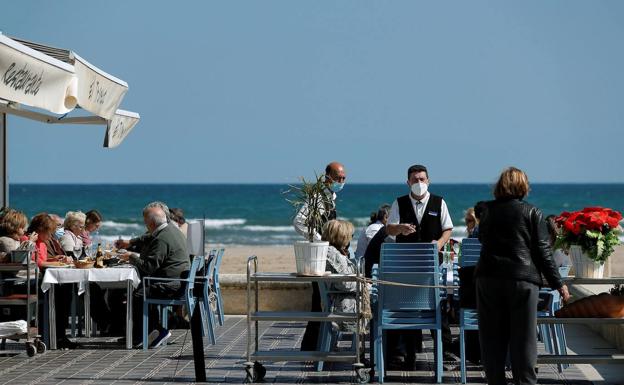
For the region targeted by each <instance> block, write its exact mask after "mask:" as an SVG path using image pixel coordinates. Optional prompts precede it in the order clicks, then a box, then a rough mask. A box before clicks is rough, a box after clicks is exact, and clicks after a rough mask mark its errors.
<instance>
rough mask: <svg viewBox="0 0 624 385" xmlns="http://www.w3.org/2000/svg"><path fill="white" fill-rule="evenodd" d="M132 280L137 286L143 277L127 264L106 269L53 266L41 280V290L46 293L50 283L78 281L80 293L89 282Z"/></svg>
mask: <svg viewBox="0 0 624 385" xmlns="http://www.w3.org/2000/svg"><path fill="white" fill-rule="evenodd" d="M124 281H132V285H133V286H134V287H135V288H136V287H138V286H139V284H140V283H141V279H140V278H139V275H138V274H137V271H136V269H134V267H132V266H130V265H127V266H123V267H112V268H104V269H96V268H92V269H72V268H62V267H53V268H48V269H46V272H45V274H44V276H43V281H42V282H41V291H43V292H44V293H45V292H46V291H48V289H50V285H55V284H59V283H77V284H78V294H82V293H84V291H85V287H86V284H87V283H88V282H97V283H106V282H108V283H111V282H124Z"/></svg>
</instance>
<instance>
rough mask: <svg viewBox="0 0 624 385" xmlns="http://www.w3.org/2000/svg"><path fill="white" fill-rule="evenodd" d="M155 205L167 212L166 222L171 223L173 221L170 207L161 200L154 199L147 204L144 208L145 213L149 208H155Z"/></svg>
mask: <svg viewBox="0 0 624 385" xmlns="http://www.w3.org/2000/svg"><path fill="white" fill-rule="evenodd" d="M154 207H158V208H160V209H162V211H163V212H164V213H165V217H166V220H165V222H167V223H169V222H170V221H171V213H170V212H169V207H168V206H167V205H166V204H164V203H163V202H160V201H154V202H151V203H148V204H147V206H145V207H144V208H143V214H145V213H146V212H147V210H149V209H151V208H154ZM163 223H164V222H163ZM161 224H162V223H161Z"/></svg>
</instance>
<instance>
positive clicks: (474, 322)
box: [457, 238, 481, 384]
mask: <svg viewBox="0 0 624 385" xmlns="http://www.w3.org/2000/svg"><path fill="white" fill-rule="evenodd" d="M480 256H481V243H480V242H479V240H478V239H476V238H464V239H463V240H462V243H461V257H460V259H459V266H460V267H466V266H474V265H476V264H477V262H479V257H480ZM457 294H458V295H459V293H457ZM457 298H459V297H457ZM466 330H479V317H478V315H477V309H469V308H459V361H460V364H459V367H460V372H461V383H462V384H465V383H466V339H465V332H466Z"/></svg>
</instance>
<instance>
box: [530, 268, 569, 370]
mask: <svg viewBox="0 0 624 385" xmlns="http://www.w3.org/2000/svg"><path fill="white" fill-rule="evenodd" d="M569 272H570V266H561V267H559V275H561V276H562V277H567V276H568V273H569ZM539 299H540V306H539V307H540V309H541V310H540V311H538V312H537V316H538V317H554V316H555V311H557V310H559V309H560V308H561V295H560V294H559V292H558V291H557V290H550V289H542V290H540V293H539ZM538 329H539V335H540V337H541V340H542V342H543V343H544V348H545V350H546V351H547V352H548V353H550V354H557V355H566V354H567V352H568V349H567V342H566V337H565V329H564V327H563V325H562V324H549V325H546V324H539V326H538ZM569 366H570V365H568V364H557V370H558V371H559V373H562V372H563V370H564V369H566V368H568V367H569Z"/></svg>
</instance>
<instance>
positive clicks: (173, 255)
mask: <svg viewBox="0 0 624 385" xmlns="http://www.w3.org/2000/svg"><path fill="white" fill-rule="evenodd" d="M143 221H144V222H145V226H146V227H147V232H148V234H147V235H146V236H144V237H142V242H140V243H137V245H136V246H137V247H139V249H138V250H139V253H136V252H128V253H126V254H124V255H122V256H121V259H123V260H126V261H129V262H130V263H131V264H132V265H134V266H135V267H136V269H137V270H138V272H139V275H140V276H141V278H143V277H147V276H149V277H162V278H180V277H183V276H184V274H186V272H188V270H189V268H190V263H189V254H188V251H187V247H186V239H185V238H184V235H182V232H180V230H179V229H178V228H177V227H176V226H173V225H170V224H169V223H168V222H167V215H166V213H165V211H164V210H163V208H162V207H161V205H160V204H152V203H150V204H149V205H147V206H146V207H145V208H144V209H143ZM145 290H146V289H145V288H144V287H139V288H138V289H137V290H136V291H135V293H134V298H133V301H134V303H133V305H134V306H133V309H132V311H133V323H134V329H133V331H134V333H133V343H134V345H137V344H139V343H140V342H141V340H142V331H143V330H142V325H143V322H142V317H143V293H144V291H145ZM182 290H183V287H182V285H181V284H180V283H179V282H157V281H156V282H154V283H152V284H151V285H150V286H149V291H148V293H147V296H148V297H151V298H154V297H158V298H176V297H179V296H180V295H181V293H182ZM149 312H150V313H149V321H150V325H149V330H151V331H152V332H151V333H150V338H149V340H151V341H153V342H152V344H151V346H152V347H158V346H160V345H162V344H164V343H165V342H166V341H167V339H168V338H169V337H171V333H170V332H169V331H168V330H167V329H164V328H162V327H161V326H158V325H157V320H158V312H157V310H156V308H155V306H151V307H150V309H149Z"/></svg>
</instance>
